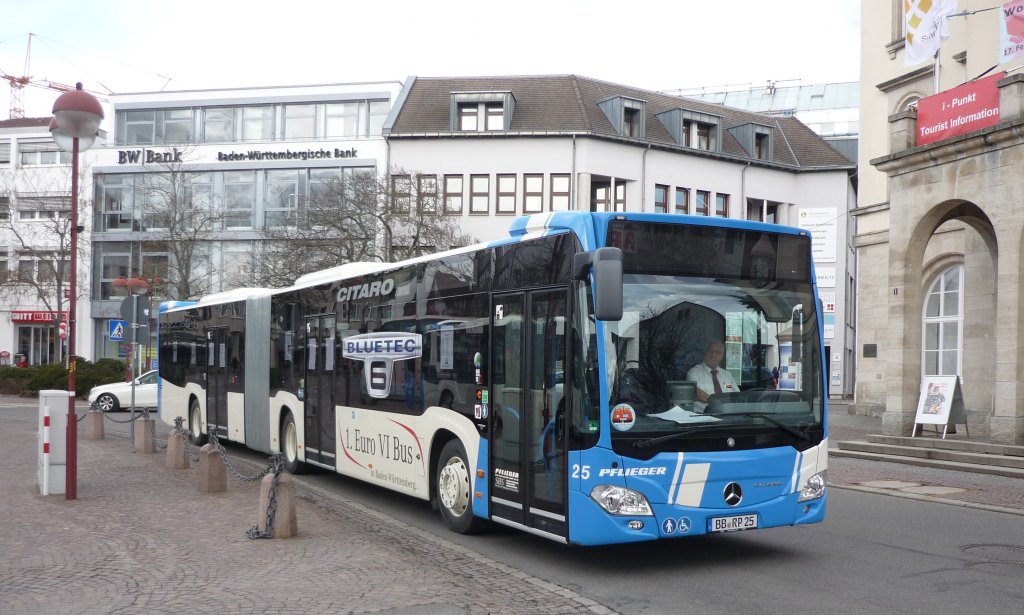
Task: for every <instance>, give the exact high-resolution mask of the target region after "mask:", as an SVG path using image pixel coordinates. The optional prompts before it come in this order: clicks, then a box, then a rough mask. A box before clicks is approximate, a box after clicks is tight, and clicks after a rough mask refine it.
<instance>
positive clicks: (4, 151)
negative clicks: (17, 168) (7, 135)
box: [0, 139, 11, 164]
mask: <svg viewBox="0 0 1024 615" xmlns="http://www.w3.org/2000/svg"><path fill="white" fill-rule="evenodd" d="M10 163H11V140H10V139H0V164H10Z"/></svg>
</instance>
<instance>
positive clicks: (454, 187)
mask: <svg viewBox="0 0 1024 615" xmlns="http://www.w3.org/2000/svg"><path fill="white" fill-rule="evenodd" d="M462 183H463V179H462V176H461V175H445V176H444V213H446V214H461V213H462V189H463V185H462Z"/></svg>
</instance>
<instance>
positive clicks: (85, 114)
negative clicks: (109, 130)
mask: <svg viewBox="0 0 1024 615" xmlns="http://www.w3.org/2000/svg"><path fill="white" fill-rule="evenodd" d="M53 116H54V119H53V120H51V121H50V134H52V135H53V140H54V141H56V142H57V147H59V148H60V149H62V150H64V151H65V152H67V151H70V152H71V259H70V260H71V263H70V274H71V280H70V282H69V285H70V287H71V302H70V305H69V306H68V429H67V465H66V466H65V467H66V473H65V481H66V483H67V488H66V490H65V494H64V499H66V500H74V499H77V498H78V417H77V416H76V414H75V395H76V394H75V371H76V367H75V337H76V334H77V330H76V329H77V326H76V325H77V324H78V323H77V322H76V320H75V318H76V316H75V312H76V310H75V304H76V303H77V302H78V292H77V291H78V284H77V279H78V231H79V229H78V153H79V152H80V151H85V150H87V149H89V148H90V147H92V144H93V143H94V142H95V141H96V136H97V135H98V134H99V128H100V120H102V119H103V107H102V106H100V103H99V101H98V100H96V98H95V97H94V96H92V95H91V94H89V93H88V92H86V91H84V90H82V84H81V83H78V84H75V89H74V90H72V91H70V92H65V93H63V94H61V95H60V96H58V97H57V100H56V101H55V102H54V103H53Z"/></svg>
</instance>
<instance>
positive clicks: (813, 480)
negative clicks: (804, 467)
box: [800, 470, 828, 502]
mask: <svg viewBox="0 0 1024 615" xmlns="http://www.w3.org/2000/svg"><path fill="white" fill-rule="evenodd" d="M826 484H828V470H823V471H821V472H818V473H817V474H815V475H814V476H812V477H810V478H808V479H807V482H806V483H804V485H803V486H802V487H800V501H801V502H806V501H807V500H814V499H817V498H820V497H821V496H822V495H824V494H825V485H826Z"/></svg>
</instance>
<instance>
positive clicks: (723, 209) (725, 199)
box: [715, 192, 729, 218]
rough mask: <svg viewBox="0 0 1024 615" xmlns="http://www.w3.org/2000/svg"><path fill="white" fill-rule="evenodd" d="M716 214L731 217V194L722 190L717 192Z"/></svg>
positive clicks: (721, 216) (720, 216)
mask: <svg viewBox="0 0 1024 615" xmlns="http://www.w3.org/2000/svg"><path fill="white" fill-rule="evenodd" d="M715 215H716V216H718V217H719V218H728V217H729V195H728V194H722V193H721V192H717V193H715Z"/></svg>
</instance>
